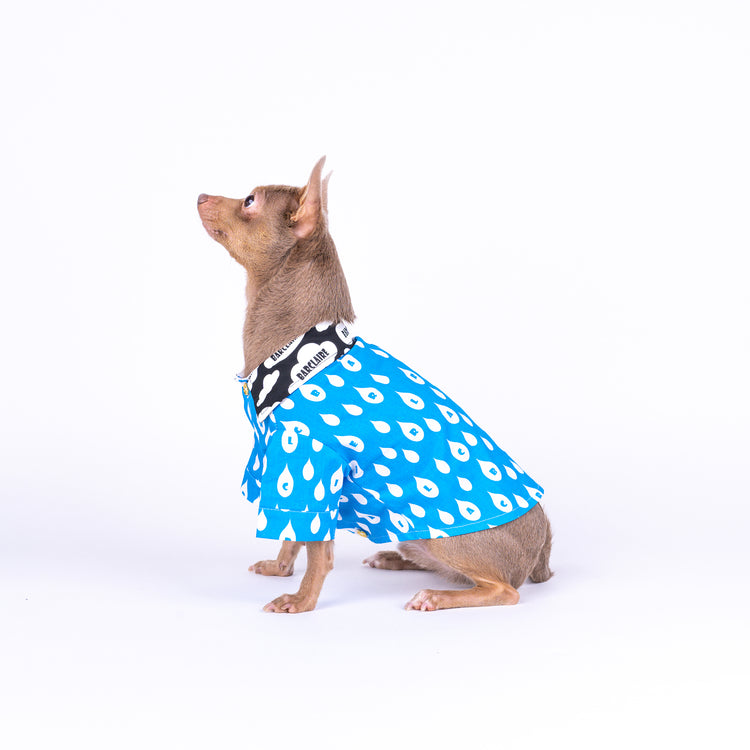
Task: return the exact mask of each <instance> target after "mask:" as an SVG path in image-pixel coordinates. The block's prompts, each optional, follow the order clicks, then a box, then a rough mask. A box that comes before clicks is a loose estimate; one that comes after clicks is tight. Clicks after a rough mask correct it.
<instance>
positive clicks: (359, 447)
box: [334, 435, 365, 453]
mask: <svg viewBox="0 0 750 750" xmlns="http://www.w3.org/2000/svg"><path fill="white" fill-rule="evenodd" d="M334 437H335V438H336V440H338V441H339V443H341V445H343V446H344V448H348V449H349V450H353V451H356V452H357V453H362V451H363V450H364V449H365V444H364V443H363V442H362V441H361V440H360V439H359V438H358V437H357V436H356V435H334Z"/></svg>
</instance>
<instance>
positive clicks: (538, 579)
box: [529, 516, 554, 583]
mask: <svg viewBox="0 0 750 750" xmlns="http://www.w3.org/2000/svg"><path fill="white" fill-rule="evenodd" d="M544 520H545V522H546V524H547V527H546V530H545V536H544V544H543V545H542V550H541V552H540V553H539V559H538V560H537V561H536V565H535V566H534V569H533V570H532V571H531V575H530V576H529V578H530V579H531V580H532V581H533V582H534V583H544V581H549V579H550V578H552V576H553V575H554V573H553V572H552V571H551V570H550V569H549V555H550V551H551V550H552V527H551V526H550V524H549V518H547V517H546V516H545V517H544Z"/></svg>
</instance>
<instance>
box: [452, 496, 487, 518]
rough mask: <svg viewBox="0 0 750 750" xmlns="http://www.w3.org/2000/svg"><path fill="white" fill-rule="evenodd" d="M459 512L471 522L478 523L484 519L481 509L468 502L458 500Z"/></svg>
mask: <svg viewBox="0 0 750 750" xmlns="http://www.w3.org/2000/svg"><path fill="white" fill-rule="evenodd" d="M456 504H457V505H458V512H459V513H460V514H461V515H462V516H463V517H464V518H466V519H467V520H469V521H478V520H479V519H480V518H481V517H482V512H481V511H480V510H479V508H478V507H477V506H476V505H474V503H470V502H469V501H468V500H456Z"/></svg>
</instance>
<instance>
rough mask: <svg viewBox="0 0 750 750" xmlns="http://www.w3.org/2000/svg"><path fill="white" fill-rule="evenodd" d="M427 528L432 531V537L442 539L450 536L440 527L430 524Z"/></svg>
mask: <svg viewBox="0 0 750 750" xmlns="http://www.w3.org/2000/svg"><path fill="white" fill-rule="evenodd" d="M427 528H428V530H429V532H430V539H441V538H443V537H447V536H448V535H447V534H446V533H445V532H444V531H441V530H440V529H433V528H432V526H428V527H427Z"/></svg>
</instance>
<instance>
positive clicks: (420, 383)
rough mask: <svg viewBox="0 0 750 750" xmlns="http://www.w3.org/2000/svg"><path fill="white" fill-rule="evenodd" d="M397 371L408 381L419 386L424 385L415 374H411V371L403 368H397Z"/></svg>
mask: <svg viewBox="0 0 750 750" xmlns="http://www.w3.org/2000/svg"><path fill="white" fill-rule="evenodd" d="M398 369H399V370H401V372H403V373H404V375H406V377H407V378H409V380H411V381H413V382H414V383H418V384H419V385H424V380H423V379H422V378H420V377H419V375H417V373H416V372H412V371H411V370H406V369H404V368H403V367H399V368H398Z"/></svg>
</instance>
